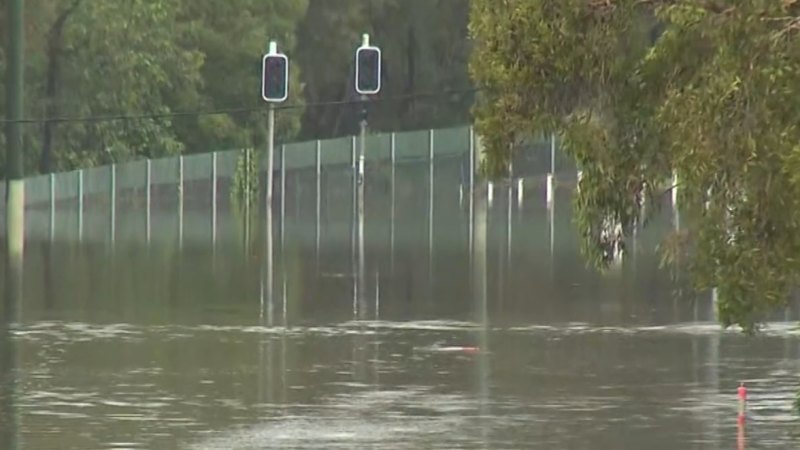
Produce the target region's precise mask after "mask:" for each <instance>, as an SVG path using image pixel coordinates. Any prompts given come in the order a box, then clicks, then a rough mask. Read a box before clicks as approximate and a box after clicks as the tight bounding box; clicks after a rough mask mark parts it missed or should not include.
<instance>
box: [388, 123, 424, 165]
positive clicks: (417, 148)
mask: <svg viewBox="0 0 800 450" xmlns="http://www.w3.org/2000/svg"><path fill="white" fill-rule="evenodd" d="M395 152H396V157H397V160H398V161H404V160H405V161H407V160H420V159H427V158H428V130H420V131H406V132H403V133H397V135H396V137H395Z"/></svg>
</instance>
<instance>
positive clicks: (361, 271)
mask: <svg viewBox="0 0 800 450" xmlns="http://www.w3.org/2000/svg"><path fill="white" fill-rule="evenodd" d="M366 100H367V96H366V95H362V96H361V101H362V107H363V108H364V109H363V110H362V112H361V114H362V115H361V138H360V145H359V147H360V149H359V155H358V279H357V281H356V283H357V284H356V291H357V293H358V313H359V318H362V317H364V316H365V313H366V311H364V309H366V308H365V306H366V272H365V255H364V253H365V252H364V203H365V198H364V185H365V180H364V162H365V154H366V147H367V104H366Z"/></svg>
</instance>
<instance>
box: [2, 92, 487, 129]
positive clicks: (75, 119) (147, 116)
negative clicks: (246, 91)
mask: <svg viewBox="0 0 800 450" xmlns="http://www.w3.org/2000/svg"><path fill="white" fill-rule="evenodd" d="M479 91H481V89H479V88H469V89H452V90H440V91H431V92H417V93H410V94H401V95H394V96H386V97H380V96H379V97H375V98H368V99H366V100H363V99H360V98H354V99H347V100H329V101H321V102H312V103H293V104H273V108H274V109H275V110H276V111H288V110H296V109H304V108H318V107H325V106H347V105H361V104H368V105H369V104H376V103H386V102H393V101H403V100H416V99H423V98H431V97H434V98H435V97H448V96H454V95H467V94H474V93H477V92H479ZM268 108H269V106H268V105H267V104H262V105H259V106H251V107H240V108H223V109H212V110H197V111H172V112H164V113H138V114H130V113H126V114H106V115H94V116H61V117H48V118H23V119H6V118H4V119H0V124H3V125H7V124H17V123H21V124H45V123H97V122H118V121H136V120H156V119H172V118H181V117H200V116H213V115H223V114H246V113H254V112H262V111H264V112H266V111H267V110H268Z"/></svg>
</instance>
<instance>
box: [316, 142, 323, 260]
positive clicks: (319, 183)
mask: <svg viewBox="0 0 800 450" xmlns="http://www.w3.org/2000/svg"><path fill="white" fill-rule="evenodd" d="M315 164H316V166H317V226H316V243H315V245H316V247H315V248H316V264H317V270H319V244H320V234H321V224H320V215H321V214H322V141H320V140H319V139H317V146H316V155H315Z"/></svg>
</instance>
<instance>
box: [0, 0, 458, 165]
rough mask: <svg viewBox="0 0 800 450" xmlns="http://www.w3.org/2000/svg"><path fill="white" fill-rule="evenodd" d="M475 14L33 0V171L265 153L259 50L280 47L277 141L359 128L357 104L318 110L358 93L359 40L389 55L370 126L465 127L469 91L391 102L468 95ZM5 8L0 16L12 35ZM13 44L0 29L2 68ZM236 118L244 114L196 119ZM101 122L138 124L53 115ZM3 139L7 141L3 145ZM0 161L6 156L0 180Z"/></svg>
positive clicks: (281, 0)
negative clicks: (285, 62) (282, 66)
mask: <svg viewBox="0 0 800 450" xmlns="http://www.w3.org/2000/svg"><path fill="white" fill-rule="evenodd" d="M468 13H469V3H468V2H465V1H463V0H342V1H336V2H331V1H328V0H228V1H224V2H221V1H217V0H118V1H117V0H110V1H109V0H51V1H40V2H26V8H25V21H26V23H25V34H26V36H25V45H26V48H25V58H26V72H25V74H26V77H25V80H26V91H25V117H26V119H29V120H32V121H33V122H28V123H26V124H25V127H24V130H25V131H24V132H25V145H24V155H25V156H24V157H25V172H26V173H27V174H29V175H30V174H34V173H48V172H51V171H58V170H70V169H74V168H76V167H89V166H93V165H98V164H107V163H110V162H111V161H116V162H124V161H128V160H131V159H136V158H142V157H160V156H167V155H174V154H178V153H201V152H210V151H214V150H228V149H233V148H245V147H256V148H262V147H263V144H264V142H265V140H266V139H265V135H266V130H265V124H266V114H265V113H266V108H263V110H262V107H263V106H265V105H264V103H263V101H262V100H261V97H260V75H261V55H262V53H263V52H264V51H266V49H267V45H268V41H269V40H270V39H275V40H276V41H278V45H279V50H280V51H282V52H284V53H286V54H287V55H288V56H289V58H290V59H291V70H290V77H291V84H290V98H289V103H291V104H292V105H293V106H296V108H293V109H289V110H282V111H281V112H280V113H279V114H278V115H277V123H276V127H277V135H276V137H277V139H278V140H279V141H286V140H290V139H306V138H326V137H334V136H339V135H344V134H347V133H350V132H352V131H354V130H355V129H356V128H357V125H358V114H357V112H358V109H359V108H360V107H354V106H351V105H341V104H339V105H325V106H308V105H309V104H313V103H332V102H340V103H341V102H342V101H347V100H353V99H354V95H353V94H354V92H352V91H354V89H353V88H352V78H351V77H352V73H351V72H352V65H353V56H352V55H353V52H354V50H355V48H356V47H357V46H358V45H360V43H361V35H362V33H370V34H372V35H373V42H374V43H376V44H377V45H379V46H381V47H382V49H383V50H384V58H385V61H384V64H385V67H386V69H387V70H386V72H387V76H388V78H387V80H386V81H387V83H385V84H384V90H383V92H382V94H381V97H382V100H383V101H381V102H378V103H376V105H374V106H373V107H372V108H371V110H370V124H371V126H373V127H374V128H378V129H380V128H383V129H407V128H413V127H430V126H443V125H452V124H462V123H465V122H467V121H468V120H469V108H470V106H471V103H472V96H471V95H466V96H457V97H454V98H441V97H439V98H426V99H419V100H417V101H412V100H410V99H409V98H405V99H403V100H402V101H401V100H397V101H395V100H392V99H393V98H395V97H398V96H406V97H410V96H412V95H413V94H416V93H420V92H431V91H435V90H459V89H460V90H464V89H467V88H469V87H470V80H469V77H468V74H467V70H466V68H467V61H468V56H469V48H468V46H467V39H466V38H467V22H468ZM5 14H6V8H5V7H3V8H0V29H4V30H5V29H7V27H4V26H3V25H4V24H5ZM7 39H8V36H7V33H0V42H2V43H3V46H2V49H0V70H2V73H3V74H5V58H4V54H5V49H6V45H5V44H7ZM4 83H5V80H4V77H0V85H4ZM0 87H2V86H0ZM4 95H5V89H4V88H1V89H0V100H2V98H3V96H4ZM390 100H391V101H390ZM4 107H5V103H4V102H0V113H2V111H3V109H4ZM226 110H238V111H241V112H231V113H219V114H193V113H194V112H207V111H226ZM175 113H181V114H178V115H176V114H175ZM183 113H188V114H183ZM102 116H136V118H135V119H119V120H66V121H65V120H56V119H60V118H85V117H102ZM4 139H5V136H4V134H2V133H0V146H2V148H4V147H5V146H4V145H3V143H4ZM4 160H5V152H4V151H3V152H0V177H2V175H3V167H4V163H3V162H4Z"/></svg>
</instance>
